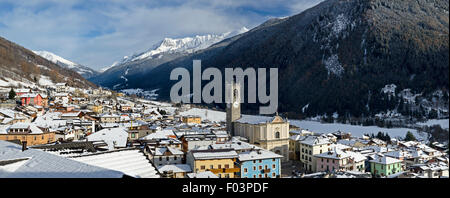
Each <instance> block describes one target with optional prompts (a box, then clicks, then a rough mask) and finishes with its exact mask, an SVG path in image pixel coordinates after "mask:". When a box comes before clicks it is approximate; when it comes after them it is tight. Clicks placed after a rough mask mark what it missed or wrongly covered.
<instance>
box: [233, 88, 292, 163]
mask: <svg viewBox="0 0 450 198" xmlns="http://www.w3.org/2000/svg"><path fill="white" fill-rule="evenodd" d="M227 86H230V87H231V89H230V90H231V91H232V94H233V98H232V103H231V104H228V105H227V112H226V115H227V118H226V121H227V131H228V132H229V133H230V134H231V135H232V136H241V137H245V138H246V139H248V141H249V143H250V144H254V145H256V146H258V147H261V148H263V149H266V150H270V151H272V152H274V153H277V154H279V155H282V156H283V158H282V161H288V159H289V121H288V120H286V119H283V118H282V117H281V116H279V115H278V114H277V115H276V116H273V117H266V116H251V115H244V116H242V115H241V108H240V97H239V94H240V86H239V85H238V84H233V85H227Z"/></svg>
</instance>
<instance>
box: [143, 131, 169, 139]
mask: <svg viewBox="0 0 450 198" xmlns="http://www.w3.org/2000/svg"><path fill="white" fill-rule="evenodd" d="M169 136H175V134H174V133H173V130H162V131H156V132H155V133H151V134H149V135H147V136H145V137H143V138H140V139H142V140H154V139H167V138H169Z"/></svg>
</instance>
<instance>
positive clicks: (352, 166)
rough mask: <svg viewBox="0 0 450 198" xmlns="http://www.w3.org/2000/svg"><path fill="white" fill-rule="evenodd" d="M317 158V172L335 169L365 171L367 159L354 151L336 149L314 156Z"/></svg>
mask: <svg viewBox="0 0 450 198" xmlns="http://www.w3.org/2000/svg"><path fill="white" fill-rule="evenodd" d="M314 157H315V158H316V171H317V172H323V171H325V172H335V171H358V172H364V171H365V164H364V162H365V160H366V159H367V158H366V157H364V156H363V155H361V154H359V153H356V152H352V151H342V150H340V149H334V150H331V151H327V152H324V153H322V154H318V155H315V156H314Z"/></svg>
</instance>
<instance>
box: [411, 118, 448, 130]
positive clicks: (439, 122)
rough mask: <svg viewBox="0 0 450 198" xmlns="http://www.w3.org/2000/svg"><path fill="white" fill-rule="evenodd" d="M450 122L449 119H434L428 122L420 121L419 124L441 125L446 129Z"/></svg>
mask: <svg viewBox="0 0 450 198" xmlns="http://www.w3.org/2000/svg"><path fill="white" fill-rule="evenodd" d="M448 123H449V119H440V120H437V119H432V120H428V121H426V122H418V123H417V124H418V125H420V126H433V125H440V126H441V127H442V128H444V129H448V125H449V124H448Z"/></svg>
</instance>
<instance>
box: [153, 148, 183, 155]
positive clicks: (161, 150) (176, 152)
mask: <svg viewBox="0 0 450 198" xmlns="http://www.w3.org/2000/svg"><path fill="white" fill-rule="evenodd" d="M167 151H169V152H170V153H172V154H173V155H183V154H184V153H183V152H182V151H180V150H178V149H175V148H171V147H157V148H155V153H154V155H155V156H161V155H164V153H166V152H167Z"/></svg>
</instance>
